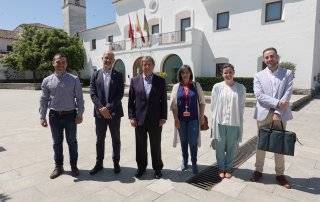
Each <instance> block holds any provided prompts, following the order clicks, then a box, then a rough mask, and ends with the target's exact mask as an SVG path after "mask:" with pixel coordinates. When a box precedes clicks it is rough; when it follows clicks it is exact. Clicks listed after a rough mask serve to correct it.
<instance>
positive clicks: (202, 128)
mask: <svg viewBox="0 0 320 202" xmlns="http://www.w3.org/2000/svg"><path fill="white" fill-rule="evenodd" d="M208 129H209V124H208V117H207V116H206V115H204V123H203V124H201V126H200V130H208Z"/></svg>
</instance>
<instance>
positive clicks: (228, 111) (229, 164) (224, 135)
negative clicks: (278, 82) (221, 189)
mask: <svg viewBox="0 0 320 202" xmlns="http://www.w3.org/2000/svg"><path fill="white" fill-rule="evenodd" d="M234 73H235V72H234V67H233V66H232V65H231V64H225V65H224V66H223V68H222V76H223V79H224V81H222V82H220V83H217V84H215V85H214V86H213V88H212V93H211V111H212V130H211V131H212V134H211V135H212V136H213V137H214V141H215V144H216V159H217V163H218V166H219V177H220V178H221V179H223V178H225V177H226V178H231V176H232V175H231V172H232V169H233V161H234V157H235V152H236V149H237V147H238V144H239V142H241V141H242V128H243V112H244V106H245V96H246V88H245V87H244V85H242V84H240V83H237V82H235V81H234Z"/></svg>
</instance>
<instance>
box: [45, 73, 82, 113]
mask: <svg viewBox="0 0 320 202" xmlns="http://www.w3.org/2000/svg"><path fill="white" fill-rule="evenodd" d="M41 89H42V95H41V97H40V108H39V113H40V118H41V119H44V118H45V117H46V114H47V109H48V108H49V109H52V110H55V111H70V110H73V109H77V115H78V116H82V114H83V112H84V100H83V94H82V87H81V84H80V80H79V78H78V77H77V76H74V75H72V74H69V73H64V74H62V75H57V74H52V75H50V76H48V77H46V78H45V79H43V81H42V84H41Z"/></svg>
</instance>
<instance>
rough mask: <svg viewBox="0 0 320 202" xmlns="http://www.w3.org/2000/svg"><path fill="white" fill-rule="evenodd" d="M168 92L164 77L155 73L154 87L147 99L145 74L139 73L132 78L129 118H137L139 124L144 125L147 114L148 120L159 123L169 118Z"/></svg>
mask: <svg viewBox="0 0 320 202" xmlns="http://www.w3.org/2000/svg"><path fill="white" fill-rule="evenodd" d="M167 108H168V104H167V92H166V83H165V80H164V78H162V77H160V76H157V75H155V74H154V75H153V78H152V88H151V91H150V94H149V99H147V96H146V92H145V89H144V84H143V76H142V75H138V76H136V77H134V78H132V79H131V83H130V90H129V101H128V115H129V119H133V118H134V119H136V120H137V122H138V125H143V124H144V121H145V118H146V114H147V113H150V114H149V116H148V121H149V122H150V123H152V124H159V121H160V119H167Z"/></svg>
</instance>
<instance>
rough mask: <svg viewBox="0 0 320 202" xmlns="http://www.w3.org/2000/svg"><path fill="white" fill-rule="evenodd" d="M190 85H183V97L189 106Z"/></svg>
mask: <svg viewBox="0 0 320 202" xmlns="http://www.w3.org/2000/svg"><path fill="white" fill-rule="evenodd" d="M189 86H190V85H189V84H188V85H183V95H184V96H183V97H184V102H185V105H186V106H188V105H189V92H190V87H189Z"/></svg>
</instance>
